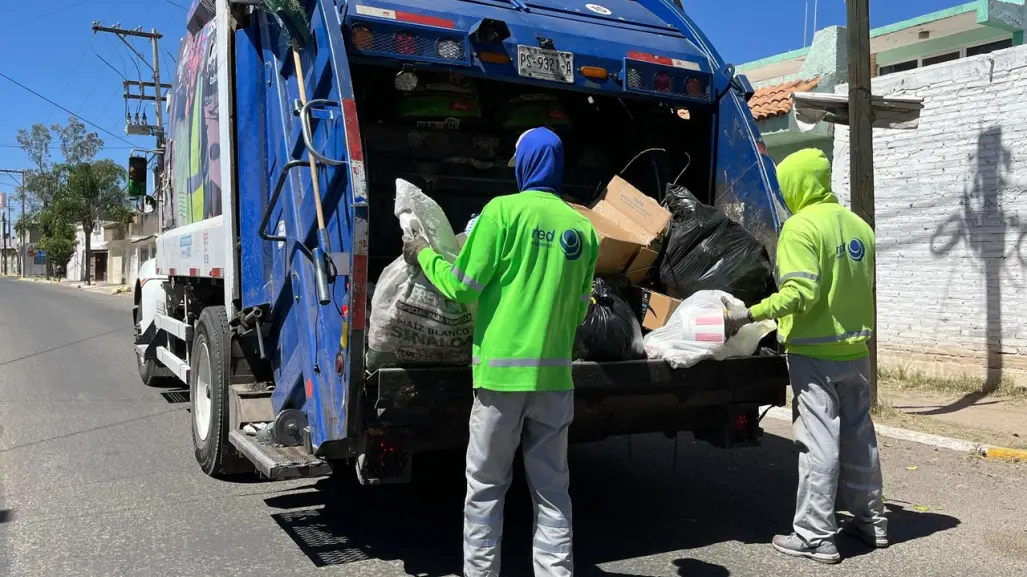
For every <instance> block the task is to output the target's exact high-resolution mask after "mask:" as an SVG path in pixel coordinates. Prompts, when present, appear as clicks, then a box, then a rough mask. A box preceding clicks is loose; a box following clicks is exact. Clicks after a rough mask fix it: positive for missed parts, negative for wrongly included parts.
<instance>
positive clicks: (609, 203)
mask: <svg viewBox="0 0 1027 577" xmlns="http://www.w3.org/2000/svg"><path fill="white" fill-rule="evenodd" d="M591 208H592V211H593V212H595V213H597V214H599V215H600V216H602V217H603V218H605V219H606V220H608V221H610V222H612V223H613V224H614V225H616V226H617V227H618V228H620V229H622V230H624V231H625V232H628V233H629V234H631V235H632V236H633V237H634V238H635V239H636V241H637V242H638V244H640V245H642V246H649V245H650V244H652V242H653V241H654V240H656V239H657V238H658V237H659V236H660V235H661V234H663V231H664V230H665V229H666V228H667V225H668V224H669V223H670V219H671V214H670V211H668V210H667V209H665V208H663V207H662V206H660V203H659V202H657V201H656V199H653V198H650V197H648V196H646V195H645V194H643V193H642V192H641V191H640V190H638V189H637V188H635V187H634V186H631V184H629V183H628V181H626V180H624V179H623V178H621V177H619V176H615V177H613V180H611V181H610V183H609V184H607V185H606V190H604V191H603V195H602V197H601V198H600V199H599V201H597V202H596V203H595V204H594V205H592V207H591Z"/></svg>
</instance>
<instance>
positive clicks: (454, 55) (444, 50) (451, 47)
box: [435, 38, 464, 60]
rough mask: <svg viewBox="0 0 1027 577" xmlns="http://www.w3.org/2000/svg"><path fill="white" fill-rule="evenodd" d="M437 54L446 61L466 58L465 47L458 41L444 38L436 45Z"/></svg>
mask: <svg viewBox="0 0 1027 577" xmlns="http://www.w3.org/2000/svg"><path fill="white" fill-rule="evenodd" d="M435 54H436V55H437V56H438V57H439V58H444V59H446V60H459V59H461V58H463V57H464V46H463V44H460V43H459V42H457V41H456V40H452V39H449V38H443V39H442V40H439V41H438V42H436V43H435Z"/></svg>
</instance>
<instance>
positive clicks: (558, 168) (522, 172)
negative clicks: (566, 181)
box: [514, 128, 563, 194]
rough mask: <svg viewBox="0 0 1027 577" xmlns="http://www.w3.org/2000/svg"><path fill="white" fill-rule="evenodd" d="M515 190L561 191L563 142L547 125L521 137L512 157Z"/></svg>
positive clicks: (555, 192)
mask: <svg viewBox="0 0 1027 577" xmlns="http://www.w3.org/2000/svg"><path fill="white" fill-rule="evenodd" d="M514 172H515V173H516V175H517V189H518V190H520V191H521V192H524V191H525V190H538V191H543V192H551V193H553V194H560V190H561V188H562V187H563V142H561V141H560V137H559V136H557V135H556V134H554V133H553V131H551V130H549V129H548V128H535V129H532V130H529V131H528V132H526V133H524V135H522V136H521V139H520V142H519V143H518V144H517V153H516V154H515V156H514Z"/></svg>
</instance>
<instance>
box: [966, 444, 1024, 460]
mask: <svg viewBox="0 0 1027 577" xmlns="http://www.w3.org/2000/svg"><path fill="white" fill-rule="evenodd" d="M978 450H979V451H980V453H981V456H982V457H984V458H986V459H995V460H999V461H1020V462H1024V463H1027V451H1025V450H1023V449H1009V448H1006V447H992V446H990V445H981V446H980V447H979V448H978Z"/></svg>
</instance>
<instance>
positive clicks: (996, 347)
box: [834, 46, 1027, 383]
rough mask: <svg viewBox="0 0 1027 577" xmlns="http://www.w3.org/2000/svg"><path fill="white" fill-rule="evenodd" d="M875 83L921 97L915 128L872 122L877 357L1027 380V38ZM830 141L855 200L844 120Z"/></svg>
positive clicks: (838, 179) (837, 170)
mask: <svg viewBox="0 0 1027 577" xmlns="http://www.w3.org/2000/svg"><path fill="white" fill-rule="evenodd" d="M847 88H848V87H847V86H841V87H839V89H838V91H847ZM873 92H874V94H881V95H893V96H918V97H922V98H923V99H924V105H925V108H924V110H923V114H922V120H921V124H920V128H919V129H918V130H881V129H877V130H875V131H874V166H875V181H876V211H877V250H878V337H879V346H880V359H881V364H882V366H889V365H890V366H892V367H896V366H904V367H910V366H911V367H913V368H915V369H919V370H925V371H927V372H930V373H935V374H946V375H954V374H959V373H963V374H969V375H973V376H984V375H986V374H990V375H991V376H992V377H995V376H1002V377H1004V378H1013V379H1015V380H1017V381H1018V382H1021V383H1024V382H1027V275H1025V270H1024V269H1025V266H1027V46H1021V47H1016V48H1012V49H1009V50H1004V51H1001V52H995V53H992V54H989V55H985V56H980V57H974V58H968V59H964V60H958V61H955V62H951V63H948V64H942V65H938V66H932V67H930V68H925V69H919V70H913V71H909V72H905V73H900V74H894V75H889V76H886V77H881V78H876V79H874V84H873ZM834 146H835V157H834V188H835V191H836V192H837V193H838V195H839V197H840V198H841V199H843V201H844V202H846V203H848V202H849V131H848V129H847V128H846V127H838V129H837V131H836V133H835V143H834ZM989 368H990V369H991V370H990V371H989Z"/></svg>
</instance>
